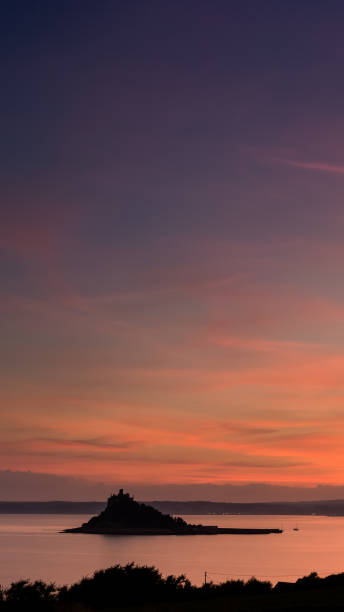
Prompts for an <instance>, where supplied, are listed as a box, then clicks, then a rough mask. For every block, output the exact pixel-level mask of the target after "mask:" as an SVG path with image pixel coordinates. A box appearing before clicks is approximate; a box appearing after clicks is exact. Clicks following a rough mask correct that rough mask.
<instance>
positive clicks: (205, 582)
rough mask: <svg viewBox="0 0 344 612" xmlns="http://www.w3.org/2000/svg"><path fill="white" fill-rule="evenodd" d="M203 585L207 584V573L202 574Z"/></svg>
mask: <svg viewBox="0 0 344 612" xmlns="http://www.w3.org/2000/svg"><path fill="white" fill-rule="evenodd" d="M204 584H207V572H204Z"/></svg>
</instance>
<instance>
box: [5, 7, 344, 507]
mask: <svg viewBox="0 0 344 612" xmlns="http://www.w3.org/2000/svg"><path fill="white" fill-rule="evenodd" d="M0 17H1V19H0V23H1V25H0V30H1V32H0V34H1V39H2V43H3V48H4V51H3V53H2V57H1V60H0V61H1V68H2V70H1V74H2V88H1V89H2V95H1V99H0V111H1V117H2V138H1V140H0V155H1V162H2V163H1V166H0V173H1V182H0V184H1V187H0V190H1V192H0V195H1V202H2V205H1V223H0V271H1V279H2V282H1V286H0V291H1V306H0V308H1V326H2V331H1V338H2V342H1V348H0V351H1V352H0V361H1V373H0V376H1V389H2V390H1V394H2V397H1V408H0V409H1V421H2V425H1V431H0V443H1V444H0V447H1V448H0V466H1V467H2V468H3V470H13V471H14V472H15V471H19V472H25V471H26V470H31V471H32V472H33V473H37V474H40V473H47V474H51V478H52V479H53V478H55V477H57V476H61V477H67V480H66V481H65V482H66V488H65V489H63V487H62V489H61V491H62V492H61V495H63V490H64V491H65V495H67V491H68V490H69V489H68V486H69V485H68V482H67V481H68V478H69V477H76V478H80V477H82V478H88V479H89V480H90V481H91V484H90V486H98V485H97V483H102V482H105V483H107V484H106V486H109V487H112V485H116V484H117V483H121V484H123V485H124V486H127V487H129V488H130V487H135V486H138V485H139V484H142V485H145V486H147V487H151V486H158V485H159V486H160V485H164V486H165V485H166V486H171V487H172V488H171V491H173V490H174V489H173V486H175V485H178V486H179V485H181V486H184V485H185V486H187V485H190V486H191V485H195V486H196V485H205V484H206V483H212V484H218V485H221V486H222V485H227V484H231V483H235V484H236V483H271V484H275V485H276V484H278V485H281V484H285V485H295V484H299V485H301V486H306V487H307V486H315V485H317V484H319V483H320V484H321V483H325V484H330V485H342V484H344V473H343V467H342V466H341V465H340V462H339V461H338V456H339V454H340V453H341V449H342V446H343V437H344V415H343V396H344V385H343V368H344V327H343V320H344V292H343V282H342V261H343V255H344V246H343V230H344V217H343V192H344V152H343V135H344V134H343V132H344V115H343V107H344V85H343V79H342V67H343V62H344V46H343V44H342V32H343V19H344V6H343V3H342V2H340V1H337V0H331V2H330V3H325V2H323V1H318V0H301V1H300V0H298V1H294V0H290V1H288V2H276V1H273V0H271V1H266V0H261V1H260V2H255V1H253V0H251V1H246V2H245V1H244V2H243V1H242V0H241V1H228V0H226V1H225V0H223V1H222V0H214V1H212V2H209V1H205V0H189V1H188V2H181V1H179V0H173V1H172V0H164V2H161V1H160V0H159V1H158V0H147V1H146V0H144V1H134V0H119V1H117V2H112V1H107V0H100V1H99V2H97V3H94V2H91V1H87V0H84V1H81V0H80V1H79V0H73V1H72V2H70V1H64V0H61V1H60V2H49V3H47V2H43V0H37V1H32V2H29V3H28V2H24V0H22V1H17V0H12V1H11V2H10V1H9V0H6V1H5V2H3V3H2V6H1V9H0ZM4 473H5V474H8V472H4ZM13 478H14V476H13ZM13 482H16V481H15V480H13ZM52 482H55V481H53V480H52ZM61 482H62V481H61ZM6 486H7V485H6ZM6 486H5V485H3V487H2V491H0V498H3V499H6V498H8V496H9V495H10V492H9V491H10V490H13V487H12V489H10V488H6ZM13 486H14V485H13ZM185 490H186V491H187V488H186V489H185ZM167 491H168V489H167ZM190 491H191V489H190ZM209 491H210V489H209ZM29 494H30V486H29V485H28V488H27V494H26V489H25V490H24V491H23V496H24V497H28V495H29ZM85 495H86V494H85ZM209 495H210V493H209ZM186 497H188V495H186Z"/></svg>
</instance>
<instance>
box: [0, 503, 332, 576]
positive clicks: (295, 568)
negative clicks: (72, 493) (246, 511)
mask: <svg viewBox="0 0 344 612" xmlns="http://www.w3.org/2000/svg"><path fill="white" fill-rule="evenodd" d="M88 518H89V517H88V516H85V515H75V514H74V515H62V514H58V515H57V514H54V515H47V514H41V515H38V514H35V515H25V514H21V515H19V514H10V515H4V514H2V515H1V514H0V584H2V585H7V584H9V583H10V582H11V581H13V580H19V579H20V578H31V579H37V578H42V579H43V580H49V581H53V582H56V583H57V584H59V585H61V584H68V583H69V584H70V583H72V582H75V581H76V580H79V579H80V578H81V577H82V576H86V575H90V574H92V573H93V572H94V571H95V570H97V569H101V568H106V567H109V566H110V565H114V564H116V563H120V564H123V563H127V562H131V561H134V562H135V563H141V564H143V563H145V564H148V565H155V566H156V567H157V568H158V569H159V570H160V571H161V572H162V573H163V574H181V573H183V574H186V576H187V577H188V578H189V579H190V580H191V581H192V582H194V583H196V584H200V583H201V582H202V581H203V577H204V572H205V571H207V572H208V575H209V580H213V581H214V582H220V581H223V580H226V579H229V578H236V577H244V578H249V577H250V576H256V577H257V578H266V579H270V580H272V581H273V582H276V581H277V580H283V579H284V580H295V579H296V578H297V577H299V576H304V575H305V574H308V573H310V572H311V571H317V572H318V573H319V575H327V574H329V573H332V572H335V573H338V572H341V571H344V517H331V518H330V517H319V516H307V517H300V516H297V517H293V516H283V517H281V516H237V515H236V516H233V515H231V516H218V515H217V516H200V515H197V516H187V517H184V518H186V520H187V521H188V522H191V523H203V524H208V525H219V526H221V527H230V526H234V527H248V526H249V527H279V528H282V529H284V533H283V534H270V535H218V536H183V537H181V536H153V537H152V536H140V537H138V536H102V535H86V534H61V533H59V531H60V530H61V529H64V528H66V527H75V526H78V525H80V524H81V523H83V522H85V520H87V519H88ZM296 526H297V527H298V528H299V531H293V528H294V527H296Z"/></svg>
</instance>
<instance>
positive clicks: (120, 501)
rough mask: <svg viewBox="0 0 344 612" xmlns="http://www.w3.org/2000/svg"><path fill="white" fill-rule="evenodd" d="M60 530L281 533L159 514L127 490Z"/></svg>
mask: <svg viewBox="0 0 344 612" xmlns="http://www.w3.org/2000/svg"><path fill="white" fill-rule="evenodd" d="M63 533H89V534H90V533H97V534H103V535H217V534H267V533H282V530H281V529H246V528H243V529H240V528H227V527H217V526H216V525H192V524H189V523H187V522H186V521H184V520H183V519H182V518H180V517H173V516H171V515H170V514H162V512H159V510H156V509H155V508H153V507H152V506H148V505H147V504H143V503H139V502H136V501H135V500H134V499H133V497H131V496H130V495H129V493H123V489H120V490H119V492H118V494H117V495H116V494H114V495H111V497H109V499H108V501H107V506H106V508H105V510H103V512H101V513H100V514H98V516H93V517H92V518H91V519H90V520H89V521H88V522H87V523H83V524H82V525H81V526H80V527H75V528H73V529H64V531H63Z"/></svg>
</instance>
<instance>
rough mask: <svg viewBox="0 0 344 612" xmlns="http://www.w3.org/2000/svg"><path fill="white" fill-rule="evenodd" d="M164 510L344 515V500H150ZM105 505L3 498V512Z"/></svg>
mask: <svg viewBox="0 0 344 612" xmlns="http://www.w3.org/2000/svg"><path fill="white" fill-rule="evenodd" d="M145 503H148V504H149V505H151V506H153V508H156V509H157V510H160V512H166V513H168V514H174V515H180V514H182V515H184V514H185V515H188V514H189V515H192V514H195V515H196V514H200V515H201V514H203V515H204V514H209V515H211V514H214V515H216V514H242V515H249V514H250V515H269V514H271V515H272V514H274V515H300V516H302V515H303V516H310V515H313V514H314V515H317V516H344V500H328V501H305V502H257V503H249V502H244V503H230V502H209V501H187V502H181V501H149V502H145ZM104 507H105V502H104V501H85V502H73V501H47V502H42V501H39V502H35V501H23V502H19V501H15V502H12V501H0V514H94V513H98V512H101V511H102V510H103V509H104Z"/></svg>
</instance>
